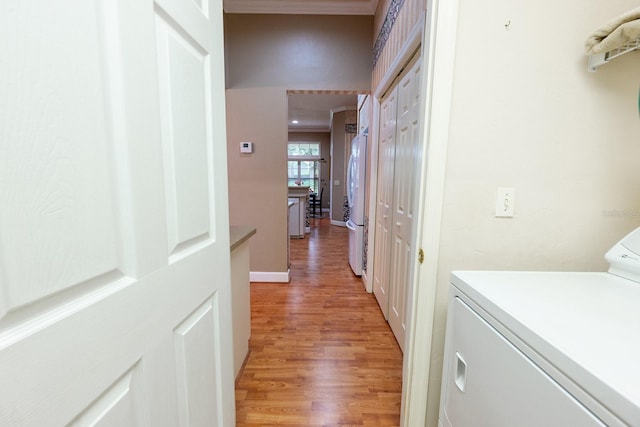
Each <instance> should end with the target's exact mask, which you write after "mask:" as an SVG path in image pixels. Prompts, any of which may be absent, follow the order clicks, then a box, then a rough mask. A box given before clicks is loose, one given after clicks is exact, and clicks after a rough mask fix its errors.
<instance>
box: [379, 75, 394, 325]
mask: <svg viewBox="0 0 640 427" xmlns="http://www.w3.org/2000/svg"><path fill="white" fill-rule="evenodd" d="M397 95H398V86H397V85H393V86H392V89H391V90H390V91H389V93H388V94H387V95H386V96H385V98H384V99H383V100H382V104H381V106H380V138H379V143H378V183H377V187H376V188H377V194H376V228H375V252H374V256H373V264H374V265H373V294H374V295H375V296H376V299H377V300H378V304H379V305H380V309H381V310H382V313H383V314H384V317H385V319H388V317H389V267H390V262H391V233H392V231H393V230H392V227H391V220H392V216H393V212H392V203H393V175H394V165H395V151H396V111H397V103H398V98H397Z"/></svg>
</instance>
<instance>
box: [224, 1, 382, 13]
mask: <svg viewBox="0 0 640 427" xmlns="http://www.w3.org/2000/svg"><path fill="white" fill-rule="evenodd" d="M223 5H224V11H225V12H226V13H264V14H295V15H374V14H375V13H376V6H377V5H378V0H351V1H344V0H224V2H223Z"/></svg>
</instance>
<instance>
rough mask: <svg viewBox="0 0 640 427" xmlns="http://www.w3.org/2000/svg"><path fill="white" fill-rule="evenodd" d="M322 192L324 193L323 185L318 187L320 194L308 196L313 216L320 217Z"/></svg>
mask: <svg viewBox="0 0 640 427" xmlns="http://www.w3.org/2000/svg"><path fill="white" fill-rule="evenodd" d="M322 193H324V187H322V188H321V189H320V196H318V195H317V194H316V195H315V196H312V197H310V200H309V203H310V207H311V216H313V217H314V218H322Z"/></svg>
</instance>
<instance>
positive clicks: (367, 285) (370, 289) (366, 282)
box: [362, 270, 373, 293]
mask: <svg viewBox="0 0 640 427" xmlns="http://www.w3.org/2000/svg"><path fill="white" fill-rule="evenodd" d="M362 284H363V285H364V290H365V291H367V292H369V293H372V292H373V285H372V284H371V283H370V282H369V276H367V272H366V271H364V270H362Z"/></svg>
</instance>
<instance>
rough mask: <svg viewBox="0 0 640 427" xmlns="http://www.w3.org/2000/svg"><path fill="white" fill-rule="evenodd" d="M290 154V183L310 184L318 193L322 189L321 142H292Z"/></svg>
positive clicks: (289, 149) (289, 146)
mask: <svg viewBox="0 0 640 427" xmlns="http://www.w3.org/2000/svg"><path fill="white" fill-rule="evenodd" d="M288 155H289V162H288V169H289V170H288V174H287V177H288V185H290V186H294V185H304V186H307V185H308V186H309V187H310V188H311V191H313V192H314V193H317V192H318V190H319V189H320V143H319V142H290V143H289V145H288Z"/></svg>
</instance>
